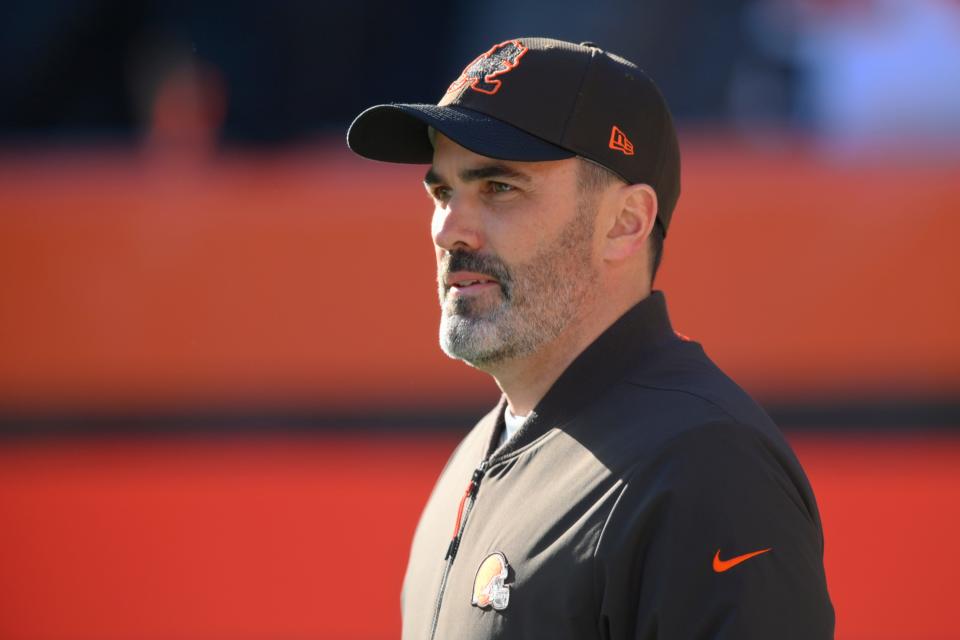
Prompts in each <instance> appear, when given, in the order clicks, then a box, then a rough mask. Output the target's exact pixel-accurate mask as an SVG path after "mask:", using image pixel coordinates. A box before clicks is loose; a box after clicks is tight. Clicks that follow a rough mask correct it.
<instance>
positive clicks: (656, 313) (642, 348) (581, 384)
mask: <svg viewBox="0 0 960 640" xmlns="http://www.w3.org/2000/svg"><path fill="white" fill-rule="evenodd" d="M679 340H680V338H679V337H678V336H677V334H676V333H674V331H673V327H672V326H671V324H670V318H669V315H668V313H667V302H666V298H665V296H664V295H663V292H661V291H654V292H652V293H651V294H650V295H649V296H647V297H646V298H644V299H643V300H641V301H640V302H638V303H637V304H636V305H634V306H633V307H631V308H630V309H629V310H628V311H627V312H626V313H624V314H623V315H622V316H620V318H618V319H617V320H616V321H615V322H614V323H613V324H612V325H610V326H609V327H608V328H607V329H606V330H605V331H604V332H603V333H602V334H600V336H599V337H597V339H596V340H594V341H593V342H592V343H591V344H590V345H589V346H588V347H587V348H586V349H584V350H583V351H582V352H581V353H580V355H579V356H577V357H576V358H575V359H574V361H573V362H572V363H570V366H568V367H567V368H566V370H564V372H563V373H562V374H560V377H559V378H557V380H556V382H554V383H553V386H551V387H550V389H549V390H548V391H547V393H546V395H544V397H543V398H542V399H541V400H540V402H539V403H537V405H536V407H534V409H533V412H532V413H531V415H530V417H529V418H528V419H527V421H526V422H525V423H524V424H523V426H522V427H521V428H520V430H519V431H518V432H517V433H516V434H515V435H514V437H513V438H512V439H511V440H510V441H509V442H507V444H506V445H505V446H504V447H503V448H502V449H500V450H498V451H496V452H495V456H493V457H494V458H500V457H503V456H505V455H508V454H510V453H511V452H513V451H516V450H517V449H519V448H521V447H524V446H525V445H527V444H529V443H530V442H533V441H534V440H536V439H537V438H539V437H540V436H542V435H543V434H544V433H546V432H547V431H549V430H550V429H552V428H554V427H560V426H563V425H564V424H566V423H567V422H569V421H570V420H572V419H573V418H574V416H576V414H577V413H579V412H580V410H581V409H583V408H584V407H585V406H586V405H587V404H589V403H590V402H592V401H593V400H595V399H596V398H597V397H599V396H600V395H601V394H602V393H603V392H604V391H606V390H607V389H609V388H610V387H612V386H613V385H614V384H616V383H617V382H619V381H620V380H621V379H623V377H624V375H626V373H627V372H628V371H629V370H630V369H631V368H632V367H633V366H635V365H637V364H638V362H639V361H641V360H642V356H643V355H644V354H645V353H647V352H649V351H652V350H654V349H657V348H659V347H662V346H664V345H666V344H668V343H671V342H677V341H679ZM504 407H506V397H501V398H500V402H499V403H498V405H497V409H496V410H495V411H494V412H492V413H491V414H490V415H489V418H493V419H495V420H496V422H495V424H493V425H492V433H491V434H490V436H491V437H490V449H488V451H492V450H494V449H496V443H497V442H498V441H499V438H500V433H501V432H502V430H503V409H504Z"/></svg>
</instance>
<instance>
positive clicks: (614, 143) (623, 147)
mask: <svg viewBox="0 0 960 640" xmlns="http://www.w3.org/2000/svg"><path fill="white" fill-rule="evenodd" d="M609 146H610V148H611V149H613V150H614V151H620V152H622V153H623V154H624V155H628V156H632V155H633V143H632V142H630V139H629V138H627V134H625V133H624V132H623V131H621V129H620V127H618V126H617V125H613V129H611V130H610V145H609Z"/></svg>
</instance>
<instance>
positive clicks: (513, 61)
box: [443, 40, 528, 100]
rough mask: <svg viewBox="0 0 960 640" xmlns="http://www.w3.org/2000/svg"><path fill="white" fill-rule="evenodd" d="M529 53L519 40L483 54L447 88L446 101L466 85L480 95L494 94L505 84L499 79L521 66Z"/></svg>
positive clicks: (502, 43) (509, 41)
mask: <svg viewBox="0 0 960 640" xmlns="http://www.w3.org/2000/svg"><path fill="white" fill-rule="evenodd" d="M527 51H528V49H527V47H525V46H524V45H523V43H522V42H520V41H519V40H507V41H506V42H501V43H500V44H497V45H494V46H493V47H491V48H490V50H489V51H487V52H486V53H481V54H480V55H479V56H477V57H476V58H474V60H473V62H471V63H470V64H468V65H467V66H466V68H465V69H464V70H463V72H462V73H461V74H460V76H459V77H458V78H457V79H456V80H454V81H453V82H452V83H451V84H450V86H449V87H448V88H447V93H446V94H445V95H444V96H443V98H444V100H446V99H447V98H448V97H450V96H451V94H455V93H457V92H458V91H460V89H462V88H463V86H464V85H466V84H469V87H470V88H471V89H473V90H474V91H479V92H480V93H487V94H494V93H496V92H497V91H499V90H500V85H502V84H503V83H502V82H501V81H500V80H498V79H497V76H502V75H503V74H505V73H507V72H508V71H510V70H512V69H513V68H515V67H516V66H517V65H518V64H520V58H522V57H523V54H525V53H526V52H527Z"/></svg>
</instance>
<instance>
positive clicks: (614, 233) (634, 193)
mask: <svg viewBox="0 0 960 640" xmlns="http://www.w3.org/2000/svg"><path fill="white" fill-rule="evenodd" d="M614 204H615V205H616V209H615V215H614V217H613V218H612V220H611V224H610V226H609V227H608V229H607V235H606V238H605V242H604V250H603V257H604V259H606V260H611V261H615V262H619V261H623V260H626V259H627V258H630V257H631V256H633V255H635V254H636V253H637V252H639V251H642V250H643V247H644V243H645V242H646V240H647V237H648V236H649V235H650V232H651V231H652V230H653V224H654V222H656V220H657V193H656V192H655V191H654V190H653V188H652V187H651V186H650V185H647V184H625V185H623V186H621V187H620V189H619V192H618V193H617V196H616V200H615V203H614Z"/></svg>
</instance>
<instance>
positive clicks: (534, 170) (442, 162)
mask: <svg viewBox="0 0 960 640" xmlns="http://www.w3.org/2000/svg"><path fill="white" fill-rule="evenodd" d="M485 167H499V168H502V169H506V170H508V171H507V172H505V173H516V174H518V175H516V176H513V177H516V178H518V179H521V180H523V179H526V180H527V181H529V182H531V183H543V182H546V181H549V182H566V181H571V184H572V183H575V182H576V177H577V173H576V171H577V159H576V158H566V159H563V160H547V161H543V162H521V161H518V160H500V159H497V158H490V157H488V156H482V155H480V154H478V153H474V152H473V151H470V150H469V149H467V148H465V147H462V146H460V145H459V144H457V143H456V142H454V141H453V140H451V139H450V138H448V137H446V136H445V135H443V134H442V133H439V132H437V134H436V137H435V138H434V145H433V164H432V166H431V167H430V171H429V172H428V175H430V176H434V177H438V178H441V179H443V180H444V181H453V180H455V179H457V178H458V177H462V176H463V175H472V174H469V173H468V174H464V172H469V171H470V170H477V169H483V168H485Z"/></svg>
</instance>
